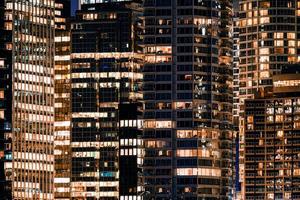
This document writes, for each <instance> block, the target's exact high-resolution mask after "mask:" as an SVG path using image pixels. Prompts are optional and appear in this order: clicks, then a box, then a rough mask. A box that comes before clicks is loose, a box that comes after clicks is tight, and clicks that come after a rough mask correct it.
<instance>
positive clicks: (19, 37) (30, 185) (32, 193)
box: [5, 0, 55, 199]
mask: <svg viewBox="0 0 300 200" xmlns="http://www.w3.org/2000/svg"><path fill="white" fill-rule="evenodd" d="M5 3H6V10H7V12H8V14H7V18H6V19H7V20H12V23H10V24H9V23H7V26H8V27H7V28H10V29H11V30H12V34H11V36H12V40H11V41H12V43H11V49H12V69H11V70H12V78H11V81H12V112H11V113H10V114H11V115H12V151H13V153H12V170H13V172H12V194H13V199H35V198H39V199H53V198H54V197H53V174H54V156H53V147H54V145H53V141H54V140H53V137H54V135H53V133H54V127H53V125H54V29H55V26H54V24H55V23H54V17H55V14H54V0H48V1H46V0H45V1H33V0H28V1H11V0H7V1H5ZM7 45H9V44H7Z"/></svg>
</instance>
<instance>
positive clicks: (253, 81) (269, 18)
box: [239, 0, 299, 188]
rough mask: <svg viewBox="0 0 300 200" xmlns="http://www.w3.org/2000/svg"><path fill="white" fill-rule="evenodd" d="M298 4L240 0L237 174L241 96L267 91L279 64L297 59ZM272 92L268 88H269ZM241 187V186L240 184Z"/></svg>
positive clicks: (292, 2) (242, 131)
mask: <svg viewBox="0 0 300 200" xmlns="http://www.w3.org/2000/svg"><path fill="white" fill-rule="evenodd" d="M298 12H299V5H298V2H297V1H295V0H290V1H250V0H242V1H240V11H239V18H240V20H239V28H240V36H239V40H240V62H239V87H240V89H239V104H240V109H239V110H240V116H241V118H240V130H239V136H240V149H241V151H240V161H241V164H242V165H241V168H240V171H241V173H240V175H241V180H243V179H244V178H245V177H244V167H243V162H245V160H244V154H245V151H244V146H245V142H244V140H245V138H244V132H245V130H244V125H245V121H244V120H245V119H244V118H243V112H244V100H245V99H249V98H250V99H252V98H255V97H256V96H259V95H260V94H267V92H264V91H270V90H271V88H272V76H273V75H275V74H277V73H279V72H280V68H281V66H282V65H285V64H288V63H294V62H297V61H299V59H298V55H297V54H298V42H297V38H298V34H297V30H298ZM270 92H271V91H270ZM243 188H244V187H243Z"/></svg>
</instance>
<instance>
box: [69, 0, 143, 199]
mask: <svg viewBox="0 0 300 200" xmlns="http://www.w3.org/2000/svg"><path fill="white" fill-rule="evenodd" d="M140 15H141V5H140V3H139V1H129V2H127V1H126V2H102V1H100V2H98V1H96V2H95V1H89V2H86V3H84V4H82V6H81V10H79V11H77V13H76V20H74V21H73V22H72V54H71V59H72V69H71V70H72V74H71V79H72V91H71V92H72V97H71V98H72V118H71V123H72V134H71V147H72V173H71V174H72V177H71V190H72V196H71V197H72V198H76V199H85V198H89V199H103V200H104V199H105V200H107V199H112V200H113V199H121V200H125V199H132V200H133V199H137V174H138V173H137V170H138V169H137V159H138V157H137V155H138V152H137V145H138V142H137V139H138V135H140V134H141V132H140V131H139V130H138V128H140V124H141V120H139V119H138V116H139V115H140V114H139V112H140V111H139V110H140V105H139V104H138V102H137V101H138V100H140V99H141V97H142V96H141V94H140V93H139V90H140V88H141V86H140V85H139V82H140V81H141V79H142V75H141V73H140V64H141V61H142V56H141V55H140V53H142V52H141V50H140V48H139V47H138V45H137V43H138V38H139V36H138V33H139V26H138V20H139V18H138V17H139V16H140Z"/></svg>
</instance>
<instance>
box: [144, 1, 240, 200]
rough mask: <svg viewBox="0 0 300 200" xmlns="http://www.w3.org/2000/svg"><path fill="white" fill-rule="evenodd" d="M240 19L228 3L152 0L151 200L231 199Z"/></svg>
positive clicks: (147, 120)
mask: <svg viewBox="0 0 300 200" xmlns="http://www.w3.org/2000/svg"><path fill="white" fill-rule="evenodd" d="M232 17H233V12H232V3H231V1H227V0H221V1H192V0H178V1H171V0H157V1H152V0H145V2H144V43H143V45H144V53H145V63H144V67H143V74H144V81H143V94H144V103H145V105H144V109H145V110H144V113H143V119H144V124H143V125H144V126H143V127H144V128H143V142H144V150H143V151H144V152H143V165H142V177H143V178H142V179H143V182H142V183H141V189H142V191H143V195H144V196H145V199H147V198H149V199H151V198H153V199H199V198H208V199H230V198H231V195H232V193H231V192H232V184H233V183H232V179H233V178H232V176H233V173H232V167H233V165H232V161H233V160H232V159H233V157H232V156H233V155H232V148H233V146H232V144H233V139H234V138H233V132H232V46H233V44H232ZM146 196H147V197H146Z"/></svg>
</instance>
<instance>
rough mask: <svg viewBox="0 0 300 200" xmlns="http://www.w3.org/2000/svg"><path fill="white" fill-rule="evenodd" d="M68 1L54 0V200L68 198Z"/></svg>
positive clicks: (69, 97) (69, 67)
mask: <svg viewBox="0 0 300 200" xmlns="http://www.w3.org/2000/svg"><path fill="white" fill-rule="evenodd" d="M70 4H71V2H70V0H55V59H54V61H55V68H54V70H55V77H54V81H55V94H54V99H55V103H54V107H55V109H54V111H55V123H54V159H55V167H54V170H55V176H54V197H55V199H64V200H67V199H70V197H71V171H72V169H71V168H72V165H71V160H72V155H71V146H70V141H71V57H70V54H71V33H70V19H69V18H70V6H71V5H70Z"/></svg>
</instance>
